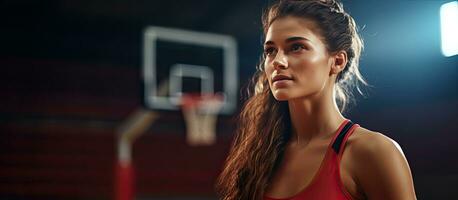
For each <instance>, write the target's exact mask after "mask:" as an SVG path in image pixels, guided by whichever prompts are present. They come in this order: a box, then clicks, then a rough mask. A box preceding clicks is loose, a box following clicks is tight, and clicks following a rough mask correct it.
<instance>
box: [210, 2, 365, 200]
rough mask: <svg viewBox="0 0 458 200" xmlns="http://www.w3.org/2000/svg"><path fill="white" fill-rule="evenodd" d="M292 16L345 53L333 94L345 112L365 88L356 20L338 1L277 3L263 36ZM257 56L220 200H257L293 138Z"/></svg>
mask: <svg viewBox="0 0 458 200" xmlns="http://www.w3.org/2000/svg"><path fill="white" fill-rule="evenodd" d="M286 16H293V17H299V18H305V19H309V20H313V21H314V22H316V24H317V25H318V27H319V29H320V34H321V35H322V37H323V40H324V43H325V44H326V48H327V50H328V52H330V53H333V52H338V51H341V50H344V51H346V52H347V57H348V63H347V65H346V66H345V68H344V70H342V71H341V72H340V73H339V74H338V75H337V78H336V82H335V87H334V92H335V95H334V96H335V97H336V99H335V100H336V102H337V105H338V106H339V109H340V111H341V112H343V111H344V110H345V109H346V107H347V105H348V104H349V103H350V101H351V100H352V99H353V95H352V94H353V93H352V92H353V90H354V89H357V90H358V91H359V92H360V93H361V94H362V92H361V90H360V86H361V85H367V83H366V81H365V80H364V78H363V77H362V75H361V74H360V72H359V69H358V67H359V57H360V54H361V51H362V48H363V43H362V40H361V38H360V36H359V35H358V32H357V27H356V23H355V21H354V19H353V18H352V17H351V16H350V15H349V14H348V13H346V12H345V11H344V9H343V5H342V4H341V3H340V2H338V1H337V0H280V1H278V2H276V3H274V4H273V5H271V6H270V7H269V8H268V9H267V11H266V12H265V13H264V15H263V18H262V22H263V31H264V35H265V34H266V33H267V30H268V28H269V26H270V25H271V24H272V22H273V21H275V20H276V19H279V18H282V17H286ZM263 69H264V58H263V57H261V60H260V63H259V65H258V67H257V71H256V73H255V74H254V76H253V78H252V80H251V84H250V85H249V86H248V94H249V98H248V99H247V101H246V102H245V104H244V105H243V107H242V110H241V112H240V115H239V119H238V120H239V123H238V127H237V132H236V135H235V138H234V140H233V142H232V146H231V150H230V152H229V155H228V157H227V159H226V163H225V166H224V169H223V171H222V173H221V174H220V176H219V177H218V180H217V185H216V190H217V192H218V194H219V195H220V197H221V199H224V200H242V199H243V200H260V199H262V198H263V196H264V193H265V190H266V188H267V186H268V184H269V183H270V181H271V178H272V176H273V174H274V172H275V171H276V169H277V167H278V166H279V164H280V163H281V160H282V156H283V153H284V150H285V147H286V144H287V142H288V140H289V138H290V135H291V122H290V115H289V110H288V102H287V101H277V100H276V99H275V98H274V97H273V95H272V93H271V90H270V88H269V84H268V80H267V76H266V74H265V72H264V71H263Z"/></svg>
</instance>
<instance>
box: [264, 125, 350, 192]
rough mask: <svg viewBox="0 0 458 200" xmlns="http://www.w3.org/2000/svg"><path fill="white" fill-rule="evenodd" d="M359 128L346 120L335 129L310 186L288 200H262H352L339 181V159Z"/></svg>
mask: <svg viewBox="0 0 458 200" xmlns="http://www.w3.org/2000/svg"><path fill="white" fill-rule="evenodd" d="M357 127H359V125H358V124H354V123H353V122H351V121H350V120H348V119H346V120H345V121H344V122H343V123H342V124H341V125H340V126H339V129H337V132H336V133H335V134H334V136H333V139H332V140H331V143H329V146H328V148H327V150H326V154H325V156H324V159H323V161H322V162H321V166H320V168H318V172H316V174H315V176H314V177H313V179H312V181H311V182H310V184H309V185H308V186H307V187H305V188H304V189H302V190H301V192H299V193H297V194H296V195H294V196H292V197H288V198H281V199H278V198H271V197H267V196H264V200H304V199H306V200H314V199H317V200H352V199H353V198H352V197H351V196H350V194H349V193H348V192H347V190H346V189H345V188H344V186H343V184H342V180H341V179H340V171H339V166H340V159H341V158H342V154H343V151H344V147H345V142H346V141H347V139H348V137H350V135H351V134H352V133H353V131H354V130H355V129H356V128H357Z"/></svg>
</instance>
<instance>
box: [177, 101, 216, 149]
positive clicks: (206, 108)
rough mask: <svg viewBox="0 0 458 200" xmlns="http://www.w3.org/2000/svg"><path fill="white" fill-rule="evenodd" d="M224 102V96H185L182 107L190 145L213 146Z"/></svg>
mask: <svg viewBox="0 0 458 200" xmlns="http://www.w3.org/2000/svg"><path fill="white" fill-rule="evenodd" d="M223 102H224V96H223V95H222V94H200V93H197V94H196V93H189V94H183V96H182V99H181V106H182V111H183V116H184V119H185V121H186V132H187V133H186V140H187V143H188V144H189V145H191V146H199V145H213V144H214V143H215V142H216V132H215V131H216V120H217V118H218V113H219V111H220V109H221V107H222V105H223Z"/></svg>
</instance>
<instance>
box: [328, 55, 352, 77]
mask: <svg viewBox="0 0 458 200" xmlns="http://www.w3.org/2000/svg"><path fill="white" fill-rule="evenodd" d="M332 58H333V59H334V62H333V63H334V64H333V65H332V66H331V74H338V73H339V72H341V71H342V70H344V68H345V66H346V65H347V62H348V57H347V52H346V51H339V52H337V53H336V54H334V55H333V56H332Z"/></svg>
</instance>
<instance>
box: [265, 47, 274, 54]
mask: <svg viewBox="0 0 458 200" xmlns="http://www.w3.org/2000/svg"><path fill="white" fill-rule="evenodd" d="M275 51H276V50H275V48H273V47H268V48H265V49H264V56H270V55H273V54H275Z"/></svg>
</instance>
